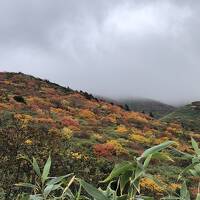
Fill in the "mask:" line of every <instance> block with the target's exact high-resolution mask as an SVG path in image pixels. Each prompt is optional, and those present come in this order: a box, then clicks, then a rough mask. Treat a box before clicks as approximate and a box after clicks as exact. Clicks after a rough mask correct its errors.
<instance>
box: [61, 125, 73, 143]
mask: <svg viewBox="0 0 200 200" xmlns="http://www.w3.org/2000/svg"><path fill="white" fill-rule="evenodd" d="M62 136H63V137H64V138H65V139H67V140H69V139H70V138H71V137H72V136H73V133H72V130H71V129H69V128H67V127H64V128H63V129H62Z"/></svg>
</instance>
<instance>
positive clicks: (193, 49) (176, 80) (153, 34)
mask: <svg viewBox="0 0 200 200" xmlns="http://www.w3.org/2000/svg"><path fill="white" fill-rule="evenodd" d="M199 13H200V2H199V1H192V0H181V1H178V0H166V1H160V0H142V1H137V0H101V1H98V0H83V1H82V0H76V1H75V0H67V1H66V0H57V1H55V0H43V1H40V0H29V1H27V0H16V1H12V0H2V1H1V2H0V55H1V59H0V70H1V71H22V72H24V73H28V74H33V75H36V76H40V77H43V78H47V79H50V80H51V81H54V82H57V83H60V84H62V85H69V86H70V87H72V88H73V89H81V90H86V91H88V92H91V93H94V94H98V95H105V96H109V97H114V98H119V97H135V96H137V97H138V96H140V97H149V98H153V99H157V100H161V101H164V102H168V103H177V102H180V101H181V102H182V101H192V100H198V99H200V92H199V84H200V79H199V74H200V67H199V64H200V60H199V53H200V46H199V43H200V41H199V40H200V39H199V35H200V28H199V27H200V26H199V25H200V14H199Z"/></svg>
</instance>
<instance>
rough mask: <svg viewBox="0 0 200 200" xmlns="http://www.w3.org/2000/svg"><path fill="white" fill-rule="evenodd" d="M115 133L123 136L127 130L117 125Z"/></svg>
mask: <svg viewBox="0 0 200 200" xmlns="http://www.w3.org/2000/svg"><path fill="white" fill-rule="evenodd" d="M116 132H118V133H122V134H124V133H127V132H128V129H127V128H126V127H125V126H124V125H119V126H118V127H117V129H116Z"/></svg>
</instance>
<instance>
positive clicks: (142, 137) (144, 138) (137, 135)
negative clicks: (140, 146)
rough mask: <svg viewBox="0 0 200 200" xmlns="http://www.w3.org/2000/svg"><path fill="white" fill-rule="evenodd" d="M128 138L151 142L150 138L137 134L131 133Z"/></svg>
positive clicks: (140, 141)
mask: <svg viewBox="0 0 200 200" xmlns="http://www.w3.org/2000/svg"><path fill="white" fill-rule="evenodd" d="M130 139H131V140H132V141H135V142H139V143H151V142H152V141H151V138H146V137H144V136H142V135H139V134H131V135H130Z"/></svg>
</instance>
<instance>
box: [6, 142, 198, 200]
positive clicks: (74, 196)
mask: <svg viewBox="0 0 200 200" xmlns="http://www.w3.org/2000/svg"><path fill="white" fill-rule="evenodd" d="M172 145H174V142H172V141H168V142H164V143H162V144H160V145H157V146H154V147H152V148H150V149H147V150H146V151H144V152H143V153H142V155H141V156H140V157H137V158H134V160H133V161H124V162H122V163H120V164H117V165H116V166H115V167H114V169H113V170H112V172H111V173H110V175H109V176H108V177H107V178H106V179H105V180H104V181H102V183H107V186H106V187H105V189H104V190H102V189H101V188H99V189H97V188H95V187H94V186H92V185H90V184H89V183H87V182H85V181H84V180H82V179H79V178H77V177H76V176H75V175H74V174H68V175H65V176H60V177H51V176H50V168H51V157H50V156H49V158H48V160H47V161H46V163H45V165H44V168H43V170H42V171H41V169H40V167H39V165H38V162H37V161H36V159H35V158H33V159H32V160H30V159H29V158H28V157H26V156H21V157H20V158H19V159H25V160H27V161H28V162H29V163H30V164H31V166H32V168H33V170H34V176H32V177H31V179H30V182H28V183H18V184H16V186H17V187H19V188H23V189H22V191H23V192H20V190H19V192H18V194H16V195H15V196H16V197H13V198H15V199H16V200H56V199H57V200H83V199H84V200H86V199H88V200H92V199H93V200H154V199H155V198H154V197H153V196H152V197H147V196H144V195H143V194H142V192H141V182H142V179H144V178H148V179H150V180H152V183H153V184H154V185H157V187H160V188H161V190H162V191H163V192H164V193H165V194H168V195H167V196H166V197H163V198H162V199H163V200H167V199H168V200H190V199H191V196H190V191H189V190H188V188H187V179H185V178H184V175H185V174H186V173H187V172H189V173H190V174H191V175H192V176H194V177H195V178H197V177H199V176H200V149H199V147H198V144H197V142H196V141H195V140H194V139H192V147H193V149H194V154H186V153H183V152H179V153H181V154H183V156H186V157H187V158H188V159H189V160H191V164H190V165H188V166H187V167H186V168H185V169H184V170H183V171H182V172H181V174H180V175H179V177H177V180H181V181H182V186H181V188H180V190H177V191H176V192H172V191H170V190H169V189H168V188H164V186H163V185H162V183H160V182H159V180H157V179H155V178H154V176H153V175H151V174H149V172H148V168H149V164H150V162H151V160H152V159H153V157H154V156H155V155H156V156H157V157H159V156H161V157H162V152H163V150H165V149H166V148H168V147H171V146H172ZM175 151H176V150H175ZM199 185H200V180H198V184H197V188H198V191H197V194H196V200H199V199H200V188H199ZM2 199H3V195H2Z"/></svg>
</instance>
